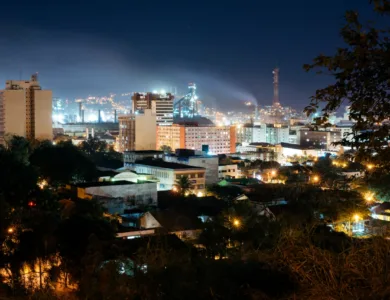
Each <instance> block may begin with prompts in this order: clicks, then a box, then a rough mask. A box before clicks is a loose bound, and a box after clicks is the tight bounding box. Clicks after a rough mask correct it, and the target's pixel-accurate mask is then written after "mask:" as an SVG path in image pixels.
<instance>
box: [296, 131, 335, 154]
mask: <svg viewBox="0 0 390 300" xmlns="http://www.w3.org/2000/svg"><path fill="white" fill-rule="evenodd" d="M340 140H341V130H340V129H337V128H332V129H330V130H310V129H301V130H300V145H301V146H302V147H305V148H316V149H323V150H327V151H338V150H339V148H340V146H338V145H334V143H336V142H339V141H340Z"/></svg>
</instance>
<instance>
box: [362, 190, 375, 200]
mask: <svg viewBox="0 0 390 300" xmlns="http://www.w3.org/2000/svg"><path fill="white" fill-rule="evenodd" d="M364 200H366V201H367V202H371V201H373V200H374V193H373V192H367V193H365V194H364Z"/></svg>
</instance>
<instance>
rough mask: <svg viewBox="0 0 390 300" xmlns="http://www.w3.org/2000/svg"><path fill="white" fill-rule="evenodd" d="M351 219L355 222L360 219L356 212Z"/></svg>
mask: <svg viewBox="0 0 390 300" xmlns="http://www.w3.org/2000/svg"><path fill="white" fill-rule="evenodd" d="M353 219H354V220H355V222H358V221H359V220H360V216H359V215H358V214H355V215H353Z"/></svg>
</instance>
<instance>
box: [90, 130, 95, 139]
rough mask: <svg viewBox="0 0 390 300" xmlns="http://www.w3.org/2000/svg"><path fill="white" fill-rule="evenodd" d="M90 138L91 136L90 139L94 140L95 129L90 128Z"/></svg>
mask: <svg viewBox="0 0 390 300" xmlns="http://www.w3.org/2000/svg"><path fill="white" fill-rule="evenodd" d="M91 136H92V138H94V137H95V129H94V128H93V127H92V129H91Z"/></svg>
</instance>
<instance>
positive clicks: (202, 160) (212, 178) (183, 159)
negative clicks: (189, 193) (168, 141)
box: [164, 149, 219, 184]
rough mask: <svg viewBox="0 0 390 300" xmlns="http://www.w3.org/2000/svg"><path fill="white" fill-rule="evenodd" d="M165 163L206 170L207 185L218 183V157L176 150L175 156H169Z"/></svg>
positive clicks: (186, 150) (192, 151) (165, 158)
mask: <svg viewBox="0 0 390 300" xmlns="http://www.w3.org/2000/svg"><path fill="white" fill-rule="evenodd" d="M164 160H165V161H168V162H174V163H181V164H185V165H189V166H193V167H200V168H205V169H206V173H205V176H206V184H214V183H216V182H217V181H218V163H219V159H218V156H217V155H207V154H205V153H203V152H201V153H199V152H198V153H196V151H195V150H189V149H176V151H175V154H167V155H165V157H164Z"/></svg>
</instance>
